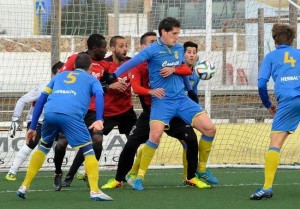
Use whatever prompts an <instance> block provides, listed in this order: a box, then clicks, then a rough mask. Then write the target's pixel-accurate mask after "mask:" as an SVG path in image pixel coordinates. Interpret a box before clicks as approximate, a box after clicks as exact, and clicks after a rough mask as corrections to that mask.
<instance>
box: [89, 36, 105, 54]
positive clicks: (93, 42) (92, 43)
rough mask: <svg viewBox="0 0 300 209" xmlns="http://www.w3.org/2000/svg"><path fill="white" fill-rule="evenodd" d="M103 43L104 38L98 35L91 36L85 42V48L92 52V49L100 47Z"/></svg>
mask: <svg viewBox="0 0 300 209" xmlns="http://www.w3.org/2000/svg"><path fill="white" fill-rule="evenodd" d="M104 41H105V37H104V36H102V35H100V34H92V35H90V36H89V38H88V40H87V47H88V49H89V50H92V49H93V48H94V47H102V46H103V43H104Z"/></svg>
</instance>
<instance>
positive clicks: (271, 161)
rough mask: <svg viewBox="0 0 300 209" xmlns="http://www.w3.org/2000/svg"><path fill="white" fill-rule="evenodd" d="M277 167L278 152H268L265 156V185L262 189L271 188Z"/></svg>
mask: <svg viewBox="0 0 300 209" xmlns="http://www.w3.org/2000/svg"><path fill="white" fill-rule="evenodd" d="M278 165H279V150H272V149H271V150H268V151H267V153H266V156H265V183H264V186H263V189H269V188H270V187H272V185H273V181H274V177H275V174H276V171H277V168H278Z"/></svg>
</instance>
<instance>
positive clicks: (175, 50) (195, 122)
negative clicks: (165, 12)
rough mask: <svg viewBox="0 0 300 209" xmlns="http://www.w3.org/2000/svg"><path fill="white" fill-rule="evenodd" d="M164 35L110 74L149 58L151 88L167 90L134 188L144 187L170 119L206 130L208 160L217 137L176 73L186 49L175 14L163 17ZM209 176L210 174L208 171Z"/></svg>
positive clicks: (155, 111) (155, 107)
mask: <svg viewBox="0 0 300 209" xmlns="http://www.w3.org/2000/svg"><path fill="white" fill-rule="evenodd" d="M158 31H159V35H160V38H159V39H158V40H157V42H154V43H152V44H151V45H150V46H149V47H146V48H145V49H143V50H141V51H140V52H139V54H137V55H136V56H135V57H133V58H132V59H131V60H130V61H128V62H126V63H124V64H123V65H122V66H120V67H119V69H118V70H117V71H116V72H115V73H114V74H109V75H107V77H106V78H107V80H108V82H111V81H112V80H114V79H115V78H116V77H118V76H119V75H120V74H122V73H124V72H126V71H128V70H129V69H131V68H132V67H134V66H137V65H138V64H140V63H142V62H144V61H147V63H148V70H149V76H150V78H149V81H150V86H151V89H156V88H162V89H164V96H163V97H162V98H157V97H152V106H151V113H150V134H149V140H148V141H147V142H146V144H145V146H144V148H143V152H142V158H141V163H140V168H139V171H138V174H137V178H136V179H135V181H134V183H133V188H136V189H137V190H143V189H144V187H143V184H142V181H143V178H144V176H145V173H146V171H147V169H148V166H149V164H150V162H151V159H152V158H153V156H154V153H155V150H156V148H157V147H158V144H159V142H160V137H161V135H162V133H163V131H164V128H165V126H166V125H169V122H170V120H171V119H172V118H173V117H175V116H177V117H179V118H181V119H183V120H184V121H185V122H186V123H188V124H191V125H192V126H193V127H194V128H196V129H197V130H198V131H200V132H201V133H202V137H201V140H203V141H205V143H203V155H205V158H206V160H205V162H207V159H208V156H209V153H210V150H211V146H212V142H213V139H214V137H215V133H216V127H215V126H214V124H213V123H212V122H211V120H210V118H209V116H208V115H207V113H206V112H205V111H203V110H202V108H201V106H200V105H198V104H196V103H195V102H194V101H193V100H191V99H190V98H188V96H187V95H186V94H185V86H184V79H183V78H182V77H181V76H179V75H176V74H175V72H176V67H179V66H181V64H182V63H183V60H184V49H183V47H182V45H180V44H177V43H176V42H177V40H178V38H179V32H180V22H179V21H178V20H177V19H175V18H172V17H167V18H165V19H163V20H162V21H161V22H160V24H159V27H158ZM165 67H171V68H172V73H171V74H166V71H165ZM204 173H205V175H207V176H208V175H209V174H208V173H207V171H205V172H204Z"/></svg>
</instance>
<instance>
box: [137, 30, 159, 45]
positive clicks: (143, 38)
mask: <svg viewBox="0 0 300 209" xmlns="http://www.w3.org/2000/svg"><path fill="white" fill-rule="evenodd" d="M148 36H157V34H156V33H155V32H152V31H151V32H147V33H144V34H143V35H142V36H141V39H140V44H141V45H143V44H145V43H146V38H147V37H148Z"/></svg>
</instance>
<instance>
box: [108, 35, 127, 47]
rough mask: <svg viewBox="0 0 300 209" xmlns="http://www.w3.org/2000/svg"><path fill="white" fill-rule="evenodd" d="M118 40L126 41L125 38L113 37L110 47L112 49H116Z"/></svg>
mask: <svg viewBox="0 0 300 209" xmlns="http://www.w3.org/2000/svg"><path fill="white" fill-rule="evenodd" d="M118 39H125V38H124V37H123V36H113V37H111V39H110V41H109V46H110V47H115V46H116V45H117V40H118Z"/></svg>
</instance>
